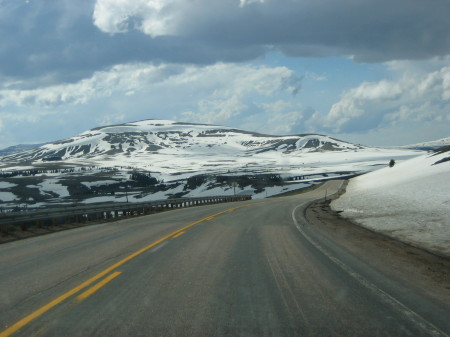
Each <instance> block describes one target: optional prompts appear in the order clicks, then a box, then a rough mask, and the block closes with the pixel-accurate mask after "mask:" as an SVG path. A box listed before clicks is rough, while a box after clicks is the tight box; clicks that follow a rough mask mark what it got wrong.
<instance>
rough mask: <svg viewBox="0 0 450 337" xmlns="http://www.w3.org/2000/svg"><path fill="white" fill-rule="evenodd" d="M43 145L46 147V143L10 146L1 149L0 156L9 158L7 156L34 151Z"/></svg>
mask: <svg viewBox="0 0 450 337" xmlns="http://www.w3.org/2000/svg"><path fill="white" fill-rule="evenodd" d="M42 145H45V143H41V144H19V145H14V146H10V147H7V148H4V149H0V156H7V155H11V154H14V153H19V152H24V151H28V150H33V149H36V148H38V147H40V146H42Z"/></svg>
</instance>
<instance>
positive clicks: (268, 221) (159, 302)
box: [0, 182, 450, 337]
mask: <svg viewBox="0 0 450 337" xmlns="http://www.w3.org/2000/svg"><path fill="white" fill-rule="evenodd" d="M339 186H340V182H328V183H326V184H324V185H323V186H322V187H321V188H319V189H317V190H315V191H311V192H308V193H305V194H302V195H297V196H292V197H283V198H277V199H267V200H262V201H249V202H242V203H232V204H220V205H212V206H202V207H195V208H188V209H180V210H176V211H171V212H166V213H160V214H155V215H151V216H145V217H140V218H135V219H127V220H123V221H118V222H115V223H111V224H104V225H96V226H90V227H86V228H79V229H76V230H70V231H65V232H60V233H55V234H51V235H46V236H42V237H38V238H32V239H28V240H23V241H18V242H13V243H8V244H4V245H2V246H0V264H1V268H0V289H1V295H0V324H1V326H0V328H1V331H2V332H0V337H5V336H448V334H449V331H450V328H449V326H448V325H446V324H445V317H444V318H443V317H442V316H445V315H447V317H450V316H449V312H448V311H446V309H445V308H444V309H442V308H441V307H438V306H436V307H435V306H433V303H431V304H430V303H429V301H428V300H427V299H426V298H425V299H422V298H419V299H417V300H415V301H414V302H413V303H408V301H404V300H403V297H404V294H399V296H397V295H396V294H395V291H396V287H395V285H392V284H391V283H392V282H393V281H391V280H389V279H388V278H387V277H386V276H384V275H379V274H377V273H376V271H373V270H371V268H370V267H368V266H361V261H360V260H358V258H357V257H354V256H348V254H349V253H348V252H346V251H345V250H343V249H340V248H339V247H337V246H335V245H334V244H333V243H332V242H329V241H327V240H326V239H325V238H323V237H321V236H320V235H319V233H317V232H314V231H313V229H312V228H310V226H308V223H307V221H306V219H305V218H304V217H303V210H304V207H305V206H306V205H307V204H308V203H309V202H310V201H311V200H314V199H317V198H323V197H324V195H325V191H326V193H327V194H328V195H330V194H332V193H333V192H335V191H336V190H337V189H338V188H339ZM386 279H387V281H389V282H387V281H386ZM385 284H387V285H388V286H386V287H384V285H385ZM398 288H399V289H403V288H402V287H401V285H399V286H398ZM403 290H404V289H403ZM421 301H423V303H424V305H426V306H427V308H430V309H429V310H427V312H428V311H430V312H428V313H427V312H418V310H416V308H415V306H421V303H422V302H421ZM405 302H406V303H405ZM419 311H420V310H419ZM441 322H444V323H441Z"/></svg>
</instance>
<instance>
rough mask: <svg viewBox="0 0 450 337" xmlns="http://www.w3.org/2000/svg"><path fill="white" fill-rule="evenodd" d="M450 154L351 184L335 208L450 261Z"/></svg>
mask: <svg viewBox="0 0 450 337" xmlns="http://www.w3.org/2000/svg"><path fill="white" fill-rule="evenodd" d="M449 156H450V153H449V152H446V153H442V154H438V155H423V156H420V157H416V158H413V159H410V160H407V161H404V162H402V163H399V164H396V165H395V166H394V167H392V168H389V167H386V168H383V169H380V170H378V171H374V172H370V173H367V174H365V175H362V176H359V177H356V178H354V179H351V180H350V182H349V185H348V186H347V191H346V193H345V194H344V195H342V196H341V197H340V198H339V199H337V200H334V201H333V202H332V204H331V206H332V208H333V209H335V210H342V211H343V213H342V215H343V216H345V217H347V218H349V219H351V220H354V221H355V222H357V223H359V224H361V225H362V226H364V227H367V228H370V229H372V230H375V231H379V232H382V233H385V234H387V235H389V236H392V237H394V238H397V239H399V240H401V241H404V242H406V243H409V244H412V245H415V246H419V247H422V248H425V249H427V250H429V251H432V252H435V253H438V254H441V255H446V256H450V161H447V162H443V163H440V164H435V165H433V164H434V163H436V162H437V161H438V160H440V159H442V158H446V157H449Z"/></svg>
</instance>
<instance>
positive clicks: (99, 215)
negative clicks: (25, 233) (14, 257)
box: [0, 195, 252, 232]
mask: <svg viewBox="0 0 450 337" xmlns="http://www.w3.org/2000/svg"><path fill="white" fill-rule="evenodd" d="M251 198H252V197H251V196H250V195H241V196H212V197H200V198H179V199H166V200H156V201H151V202H142V203H115V204H111V203H108V204H100V205H99V204H97V205H85V206H72V207H61V208H53V209H45V210H30V211H23V212H10V213H6V214H0V231H3V232H5V231H8V227H9V226H20V227H21V228H22V230H26V229H27V228H28V227H30V226H37V227H46V226H50V225H52V226H56V225H61V224H68V223H86V222H90V221H99V220H108V219H114V218H118V217H122V216H130V215H144V214H151V213H156V212H159V211H164V210H168V209H175V208H182V207H192V206H199V205H210V204H217V203H223V202H232V201H244V200H251Z"/></svg>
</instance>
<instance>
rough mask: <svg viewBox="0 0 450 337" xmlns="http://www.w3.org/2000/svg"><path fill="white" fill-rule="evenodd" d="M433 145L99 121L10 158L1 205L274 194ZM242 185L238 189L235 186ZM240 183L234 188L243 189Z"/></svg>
mask: <svg viewBox="0 0 450 337" xmlns="http://www.w3.org/2000/svg"><path fill="white" fill-rule="evenodd" d="M421 153H423V152H422V151H415V150H409V149H385V148H371V147H364V146H361V145H354V144H351V143H347V142H343V141H340V140H337V139H333V138H330V137H327V136H322V135H312V134H309V135H292V136H270V135H263V134H258V133H252V132H247V131H243V130H238V129H234V128H230V127H223V126H214V125H204V124H189V123H177V122H173V121H166V120H145V121H139V122H132V123H126V124H121V125H113V126H105V127H99V128H96V129H93V130H90V131H86V132H84V133H82V134H80V135H79V136H76V137H72V138H69V139H66V140H61V141H58V142H54V143H49V144H45V145H43V146H41V147H39V148H37V149H32V150H29V151H25V152H21V153H14V154H12V155H8V156H3V157H0V179H1V181H3V182H4V183H7V185H3V186H4V187H1V186H0V205H6V206H8V207H10V206H14V205H15V204H18V203H25V204H27V205H34V206H36V205H48V204H61V203H74V202H111V201H118V202H119V201H120V202H123V201H126V200H131V201H147V200H155V199H165V198H169V197H183V196H186V197H189V196H206V195H212V194H220V195H226V194H234V193H240V194H251V195H253V196H254V197H265V196H270V195H273V194H278V193H281V192H287V191H290V190H293V189H299V188H303V187H309V186H310V185H311V184H315V183H318V182H320V181H323V180H326V179H333V178H346V177H351V176H354V175H358V174H361V173H365V172H368V171H372V170H375V169H377V168H380V167H382V166H386V165H387V163H388V162H389V160H390V159H391V158H395V160H397V161H402V160H405V159H408V158H411V157H415V156H418V155H420V154H421ZM236 184H237V188H235V187H236V186H235V185H236ZM233 186H234V187H233Z"/></svg>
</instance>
